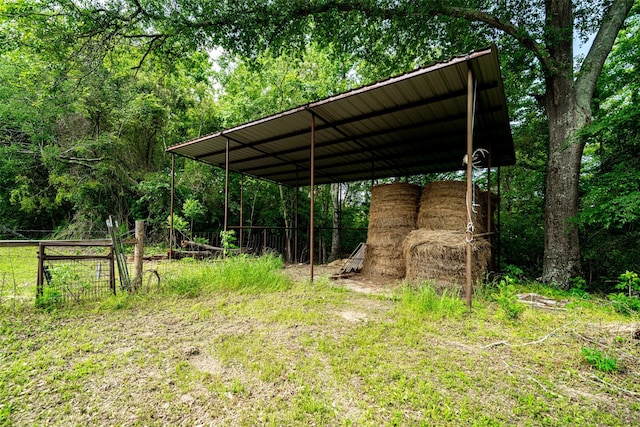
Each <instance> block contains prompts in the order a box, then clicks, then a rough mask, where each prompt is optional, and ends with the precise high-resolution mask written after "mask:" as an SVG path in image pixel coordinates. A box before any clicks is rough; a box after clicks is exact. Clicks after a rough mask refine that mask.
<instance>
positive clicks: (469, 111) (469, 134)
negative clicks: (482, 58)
mask: <svg viewBox="0 0 640 427" xmlns="http://www.w3.org/2000/svg"><path fill="white" fill-rule="evenodd" d="M473 95H474V94H473V71H471V67H469V69H468V70H467V214H468V215H471V209H472V207H471V204H472V203H473V200H472V197H473V176H472V174H473V160H472V156H473V103H474V99H473ZM469 221H471V218H469ZM472 240H473V231H472V230H470V228H469V227H467V232H466V249H467V251H466V252H467V253H466V255H467V256H466V278H467V283H466V287H465V290H466V297H467V307H468V308H469V309H471V244H472Z"/></svg>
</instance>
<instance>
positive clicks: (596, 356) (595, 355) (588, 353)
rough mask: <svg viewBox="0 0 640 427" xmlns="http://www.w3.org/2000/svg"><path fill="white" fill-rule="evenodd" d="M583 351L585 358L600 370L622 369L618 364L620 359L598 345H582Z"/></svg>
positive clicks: (613, 370)
mask: <svg viewBox="0 0 640 427" xmlns="http://www.w3.org/2000/svg"><path fill="white" fill-rule="evenodd" d="M581 352H582V356H583V357H584V358H585V360H586V361H587V362H588V363H589V364H590V365H592V366H593V367H595V368H596V369H597V370H599V371H602V372H615V371H617V370H619V369H620V366H619V365H618V359H616V358H615V357H613V356H610V355H609V354H607V353H606V352H604V351H602V350H600V349H598V348H597V347H594V348H588V347H582V350H581Z"/></svg>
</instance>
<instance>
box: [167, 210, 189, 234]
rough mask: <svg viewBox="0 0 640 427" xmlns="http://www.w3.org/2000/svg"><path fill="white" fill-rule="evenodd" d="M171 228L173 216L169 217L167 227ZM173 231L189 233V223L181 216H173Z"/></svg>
mask: <svg viewBox="0 0 640 427" xmlns="http://www.w3.org/2000/svg"><path fill="white" fill-rule="evenodd" d="M170 226H171V215H169V216H168V217H167V227H170ZM173 229H174V230H178V231H181V232H183V233H185V234H186V233H187V232H188V231H189V223H188V222H187V220H185V219H184V218H182V217H181V216H180V215H177V214H173Z"/></svg>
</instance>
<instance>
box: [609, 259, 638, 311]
mask: <svg viewBox="0 0 640 427" xmlns="http://www.w3.org/2000/svg"><path fill="white" fill-rule="evenodd" d="M618 279H619V282H618V284H616V286H615V288H616V289H618V290H621V291H624V293H623V292H618V293H613V294H609V299H610V300H611V303H612V305H613V308H614V309H615V310H616V311H617V312H618V313H622V314H626V315H630V314H632V313H640V277H638V273H636V272H633V271H629V270H627V271H625V272H624V273H622V274H621V275H620V276H619V277H618Z"/></svg>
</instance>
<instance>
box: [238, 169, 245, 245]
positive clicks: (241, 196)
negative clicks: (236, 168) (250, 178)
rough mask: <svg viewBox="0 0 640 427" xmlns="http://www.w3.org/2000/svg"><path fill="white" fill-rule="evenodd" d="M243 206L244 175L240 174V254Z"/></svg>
mask: <svg viewBox="0 0 640 427" xmlns="http://www.w3.org/2000/svg"><path fill="white" fill-rule="evenodd" d="M243 204H244V174H243V173H242V174H240V238H239V240H238V241H239V243H240V244H239V245H238V246H239V247H240V253H242V241H243V240H244V234H243V231H244V221H243V216H242V211H243V210H244V207H243Z"/></svg>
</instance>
